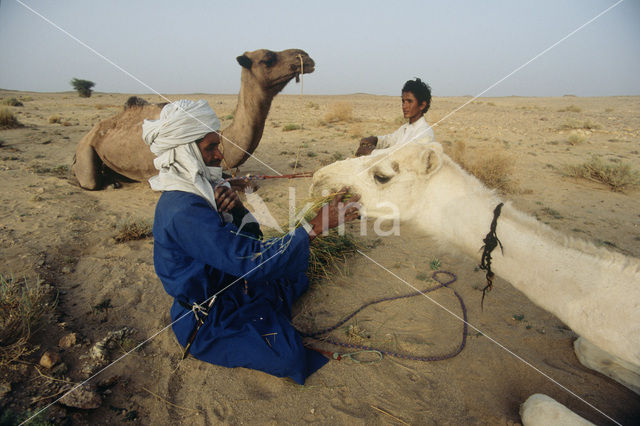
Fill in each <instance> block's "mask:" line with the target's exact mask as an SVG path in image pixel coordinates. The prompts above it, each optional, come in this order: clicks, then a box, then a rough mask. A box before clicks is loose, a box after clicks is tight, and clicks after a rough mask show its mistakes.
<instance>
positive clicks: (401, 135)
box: [376, 116, 434, 149]
mask: <svg viewBox="0 0 640 426" xmlns="http://www.w3.org/2000/svg"><path fill="white" fill-rule="evenodd" d="M424 138H427V139H428V140H424V142H431V141H433V138H434V136H433V130H432V129H431V126H429V124H427V120H425V118H424V116H422V117H420V118H419V119H417V120H416V121H414V122H413V123H412V124H409V123H406V124H403V125H402V126H400V128H399V129H398V130H396V131H395V132H393V133H389V134H388V135H382V136H378V144H377V145H376V149H384V148H390V147H392V146H395V145H402V144H405V143H407V142H411V141H412V140H418V139H420V140H421V141H422V140H423V139H424Z"/></svg>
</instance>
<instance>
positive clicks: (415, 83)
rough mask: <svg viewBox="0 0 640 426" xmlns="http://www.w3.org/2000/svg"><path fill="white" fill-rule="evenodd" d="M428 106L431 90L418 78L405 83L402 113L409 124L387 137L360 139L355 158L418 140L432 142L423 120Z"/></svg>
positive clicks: (425, 122)
mask: <svg viewBox="0 0 640 426" xmlns="http://www.w3.org/2000/svg"><path fill="white" fill-rule="evenodd" d="M430 105H431V88H430V87H429V86H428V85H427V84H426V83H424V82H423V81H421V80H420V79H419V78H416V79H415V80H409V81H407V82H406V83H405V85H404V87H403V88H402V113H403V115H404V118H406V119H408V120H409V122H408V123H405V124H403V125H402V126H400V128H399V129H398V130H396V131H395V132H393V133H389V134H388V135H382V136H369V137H367V138H362V139H361V140H360V146H359V147H358V150H357V151H356V156H357V157H359V156H361V155H369V154H371V152H372V151H373V150H374V149H385V148H391V147H392V146H396V145H403V144H406V143H409V142H411V141H413V140H418V139H420V140H421V141H423V140H424V139H425V138H426V140H424V141H425V142H429V141H432V140H433V138H434V137H433V130H432V129H431V126H429V124H428V123H427V120H425V118H424V114H426V112H427V111H428V110H429V106H430Z"/></svg>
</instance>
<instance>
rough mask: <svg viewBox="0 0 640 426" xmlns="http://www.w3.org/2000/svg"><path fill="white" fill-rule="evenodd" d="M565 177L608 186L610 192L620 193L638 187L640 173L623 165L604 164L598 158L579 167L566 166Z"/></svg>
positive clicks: (593, 158)
mask: <svg viewBox="0 0 640 426" xmlns="http://www.w3.org/2000/svg"><path fill="white" fill-rule="evenodd" d="M565 175H567V176H571V177H578V178H583V179H587V180H591V181H594V182H599V183H604V184H605V185H609V187H610V188H611V190H612V191H614V192H622V191H624V190H625V189H630V188H633V187H636V186H638V185H640V173H639V172H638V171H637V170H633V169H631V166H630V165H628V164H624V163H618V164H605V162H604V161H602V159H601V158H600V157H596V156H594V157H592V158H591V160H589V161H587V162H586V163H583V164H580V165H573V166H566V170H565Z"/></svg>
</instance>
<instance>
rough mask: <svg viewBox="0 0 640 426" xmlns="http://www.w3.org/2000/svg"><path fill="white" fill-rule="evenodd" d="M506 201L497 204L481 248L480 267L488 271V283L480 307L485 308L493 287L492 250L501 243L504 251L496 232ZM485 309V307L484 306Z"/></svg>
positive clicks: (501, 249) (483, 290) (483, 291)
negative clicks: (484, 305)
mask: <svg viewBox="0 0 640 426" xmlns="http://www.w3.org/2000/svg"><path fill="white" fill-rule="evenodd" d="M503 205H504V203H500V204H498V205H497V206H496V208H495V210H493V220H492V221H491V227H490V228H489V233H488V234H487V235H486V237H484V240H482V242H483V243H484V245H483V246H482V248H481V249H480V250H483V251H482V258H481V259H480V269H482V270H483V271H487V274H486V278H487V285H486V286H485V287H484V288H483V289H482V300H480V307H481V308H483V303H484V296H485V294H486V293H488V292H490V291H491V289H492V288H493V277H494V276H495V274H494V273H493V271H492V270H491V252H492V251H493V250H494V249H495V248H496V247H497V246H498V245H500V251H504V250H503V248H502V243H501V242H500V240H499V239H498V235H497V234H496V226H497V225H498V217H499V216H500V212H501V211H502V206H503ZM483 309H484V308H483Z"/></svg>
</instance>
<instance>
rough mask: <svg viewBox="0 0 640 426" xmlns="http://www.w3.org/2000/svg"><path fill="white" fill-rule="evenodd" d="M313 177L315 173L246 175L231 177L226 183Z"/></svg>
mask: <svg viewBox="0 0 640 426" xmlns="http://www.w3.org/2000/svg"><path fill="white" fill-rule="evenodd" d="M308 177H313V172H299V173H291V174H288V175H274V176H269V175H246V176H241V177H230V178H227V179H225V182H229V183H231V182H244V181H250V180H263V179H296V178H308Z"/></svg>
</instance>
